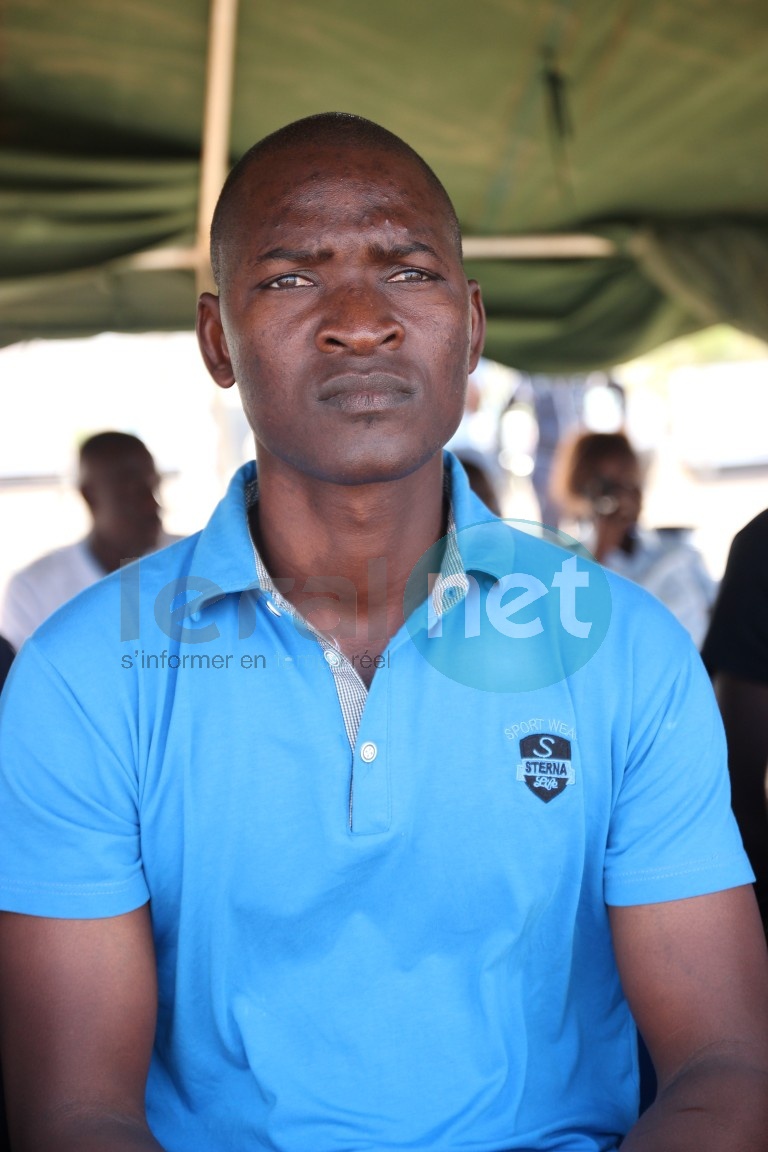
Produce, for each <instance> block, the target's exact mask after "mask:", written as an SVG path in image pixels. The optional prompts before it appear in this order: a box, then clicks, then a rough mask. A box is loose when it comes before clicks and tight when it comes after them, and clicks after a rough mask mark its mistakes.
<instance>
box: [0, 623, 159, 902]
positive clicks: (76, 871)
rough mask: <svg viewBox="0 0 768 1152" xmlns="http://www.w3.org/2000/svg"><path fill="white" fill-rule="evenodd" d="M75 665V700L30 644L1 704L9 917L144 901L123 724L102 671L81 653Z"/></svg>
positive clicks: (1, 803)
mask: <svg viewBox="0 0 768 1152" xmlns="http://www.w3.org/2000/svg"><path fill="white" fill-rule="evenodd" d="M93 663H94V664H97V663H98V661H94V662H93ZM79 664H80V666H81V667H82V676H80V677H79V678H78V685H79V686H78V692H77V693H76V692H75V691H74V690H73V688H72V687H71V686H70V685H69V684H68V683H67V681H66V679H65V678H64V676H63V675H62V674H61V673H60V672H59V671H58V670H57V668H56V667H55V666H54V665H53V664H52V663H51V662H50V661H49V660H48V659H47V658H46V656H45V655H44V654H43V652H42V651H41V649H40V647H39V646H38V644H37V642H36V639H34V638H33V639H31V640H29V641H27V643H26V644H25V645H24V647H23V649H22V651H21V652H20V653H19V655H18V656H17V658H16V660H15V661H14V665H13V668H12V669H11V674H10V676H9V678H8V682H7V684H6V686H5V689H4V691H3V694H2V697H1V698H0V845H2V847H0V908H3V909H5V910H6V911H12V912H25V913H29V914H31V915H38V916H54V917H63V918H80V917H82V918H90V917H101V916H115V915H119V914H121V913H123V912H128V911H131V910H132V909H134V908H137V907H139V906H140V905H141V904H144V903H145V902H146V901H147V899H148V891H147V886H146V882H145V880H144V875H143V872H142V867H141V858H140V836H139V819H138V784H137V773H136V769H135V764H134V760H135V757H134V756H133V754H132V748H131V740H130V731H129V726H128V720H127V718H126V717H124V716H121V707H120V703H119V701H117V702H116V701H115V700H114V699H112V698H110V694H108V693H106V692H105V690H104V685H103V682H102V681H103V669H102V670H101V672H100V670H99V668H98V667H90V665H89V658H88V652H87V650H84V651H83V652H82V653H81V656H80V660H79ZM125 711H126V710H125V709H122V712H123V713H125Z"/></svg>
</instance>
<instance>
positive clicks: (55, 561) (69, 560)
mask: <svg viewBox="0 0 768 1152" xmlns="http://www.w3.org/2000/svg"><path fill="white" fill-rule="evenodd" d="M88 559H89V555H88V549H87V545H86V543H85V541H84V540H77V541H75V542H74V543H72V544H63V545H62V546H61V547H60V548H52V549H51V551H50V552H44V553H43V555H42V556H38V557H36V559H34V560H31V561H30V562H29V564H25V565H24V567H23V568H19V570H18V571H17V572H15V573H14V574H13V576H11V578H10V580H9V582H8V587H9V588H11V587H20V586H23V585H25V584H29V583H37V582H38V581H40V580H46V579H48V578H49V577H53V576H58V575H59V574H60V573H61V572H62V571H70V570H72V569H75V568H80V567H84V566H86V565H87V564H88ZM91 565H92V566H94V565H95V561H93V560H91Z"/></svg>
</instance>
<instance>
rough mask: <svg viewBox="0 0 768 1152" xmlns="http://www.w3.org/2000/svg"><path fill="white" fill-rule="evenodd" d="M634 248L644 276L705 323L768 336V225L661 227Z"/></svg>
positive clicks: (642, 237)
mask: <svg viewBox="0 0 768 1152" xmlns="http://www.w3.org/2000/svg"><path fill="white" fill-rule="evenodd" d="M632 249H633V251H634V253H635V255H636V256H637V258H638V260H639V262H640V264H641V266H642V268H643V270H644V271H645V273H646V275H647V276H649V277H650V279H651V280H652V281H653V283H654V284H656V285H657V286H658V288H660V289H661V291H662V292H664V293H665V295H666V296H668V297H669V298H671V299H675V300H677V301H679V303H680V305H681V306H682V307H683V308H685V309H686V311H687V312H689V313H690V315H692V316H695V317H697V318H698V319H699V320H700V321H701V323H702V324H717V323H722V322H727V323H729V324H733V325H734V327H736V328H742V329H743V330H744V331H745V332H749V333H751V334H752V335H753V336H759V337H761V339H763V340H768V226H766V225H763V226H762V227H761V226H760V225H754V226H752V227H750V226H749V225H746V224H732V225H728V224H705V225H704V226H702V227H699V228H695V227H690V226H689V227H670V226H660V227H656V228H652V229H648V230H647V231H646V232H644V233H639V234H638V235H637V236H636V237H635V238H634V239H633V242H632Z"/></svg>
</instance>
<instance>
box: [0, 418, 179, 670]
mask: <svg viewBox="0 0 768 1152" xmlns="http://www.w3.org/2000/svg"><path fill="white" fill-rule="evenodd" d="M78 461H79V471H78V488H79V491H80V493H81V495H82V497H83V499H84V500H85V502H86V504H87V505H88V511H89V512H90V514H91V521H92V523H91V530H90V532H89V533H88V535H87V536H86V537H85V539H83V540H78V541H77V542H76V543H74V544H66V545H65V546H64V547H62V548H56V549H55V550H54V551H52V552H47V553H45V555H43V556H40V557H39V558H38V559H37V560H33V561H32V563H31V564H28V565H27V566H26V567H25V568H22V569H21V570H20V571H19V572H16V573H15V575H14V576H12V577H11V579H10V581H9V582H8V587H7V589H6V592H5V597H4V599H3V603H2V608H1V609H0V635H2V636H4V637H5V638H6V639H7V640H8V642H9V643H10V645H11V647H12V648H14V649H15V650H16V651H18V650H19V648H20V647H21V645H22V644H23V643H24V641H25V640H26V638H27V637H28V636H30V635H31V634H32V632H34V630H35V629H36V628H37V627H38V625H40V624H42V622H43V620H45V619H47V618H48V616H50V615H51V613H52V612H54V611H55V610H56V609H57V608H59V607H61V605H62V604H64V603H65V602H66V601H67V600H71V599H72V597H73V596H76V595H77V593H78V592H82V590H83V589H84V588H88V587H89V586H90V585H91V584H95V582H96V581H97V580H100V579H101V578H102V576H106V575H107V574H108V573H109V572H114V571H115V570H116V569H117V568H119V567H120V564H121V562H122V561H123V560H127V559H135V558H136V557H138V556H144V555H145V554H146V553H147V552H153V551H154V550H155V549H157V548H162V547H164V546H165V545H166V544H170V543H171V542H172V541H173V540H174V539H176V537H171V536H168V535H166V533H164V532H163V528H162V524H161V521H160V506H159V504H158V502H157V489H158V485H159V483H160V478H159V476H158V474H157V469H156V467H155V462H154V460H153V458H152V455H151V453H150V451H149V449H148V448H147V447H146V445H145V444H143V442H142V441H141V440H139V439H138V437H136V436H131V435H129V434H128V433H126V432H99V433H97V434H96V435H95V436H91V437H90V438H89V439H88V440H86V441H85V442H84V443H83V444H82V446H81V447H80V451H79V454H78Z"/></svg>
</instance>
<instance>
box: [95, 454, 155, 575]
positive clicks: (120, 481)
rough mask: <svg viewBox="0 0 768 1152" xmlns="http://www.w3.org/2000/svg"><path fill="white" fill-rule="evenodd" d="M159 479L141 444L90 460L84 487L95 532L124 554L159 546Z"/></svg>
mask: <svg viewBox="0 0 768 1152" xmlns="http://www.w3.org/2000/svg"><path fill="white" fill-rule="evenodd" d="M159 482H160V480H159V477H158V475H157V472H156V470H155V463H154V461H153V459H152V457H151V455H150V454H149V452H147V451H146V450H142V449H141V448H139V447H138V446H137V447H136V449H135V450H134V449H126V450H121V451H119V452H116V453H115V454H114V455H113V456H111V457H106V456H105V457H104V458H96V459H95V460H91V461H90V462H89V463H88V464H87V466H86V468H85V471H84V473H83V475H82V481H81V491H82V493H83V496H84V498H85V500H86V502H87V504H88V507H89V508H90V510H91V515H92V517H93V528H94V533H95V534H96V535H97V536H98V537H99V538H100V539H101V540H102V541H104V542H106V543H108V544H109V545H110V546H111V547H112V548H115V549H117V550H119V553H120V555H121V556H124V557H128V556H142V555H144V553H145V552H149V551H151V549H153V548H155V547H156V546H157V542H158V538H159V534H160V526H161V525H160V512H159V505H158V502H157V489H158V485H159Z"/></svg>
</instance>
